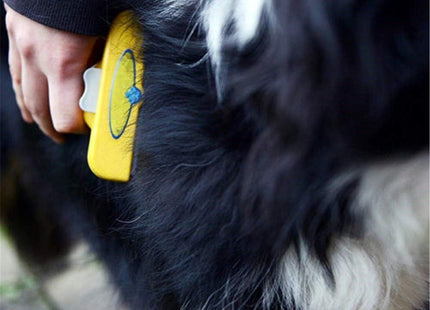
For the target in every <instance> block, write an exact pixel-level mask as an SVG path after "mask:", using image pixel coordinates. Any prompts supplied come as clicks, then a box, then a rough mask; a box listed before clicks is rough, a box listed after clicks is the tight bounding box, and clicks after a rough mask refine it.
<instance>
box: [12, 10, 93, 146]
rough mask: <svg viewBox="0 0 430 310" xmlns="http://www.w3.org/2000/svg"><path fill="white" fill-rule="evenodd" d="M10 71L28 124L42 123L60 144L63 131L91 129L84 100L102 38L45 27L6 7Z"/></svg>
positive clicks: (44, 128)
mask: <svg viewBox="0 0 430 310" xmlns="http://www.w3.org/2000/svg"><path fill="white" fill-rule="evenodd" d="M5 8H6V28H7V31H8V35H9V69H10V73H11V76H12V83H13V89H14V91H15V96H16V100H17V103H18V106H19V108H20V110H21V114H22V117H23V119H24V120H25V121H26V122H29V123H32V122H33V121H34V122H36V123H37V124H38V125H39V127H40V129H41V130H42V131H43V132H44V133H45V134H46V135H48V136H49V137H50V138H51V139H53V140H54V141H55V142H57V143H61V142H63V140H64V137H63V135H62V134H63V133H84V132H86V131H87V128H86V126H85V123H84V120H83V115H82V111H81V110H80V108H79V98H80V97H81V95H82V92H83V88H84V85H83V79H82V74H83V72H84V71H85V69H86V68H87V67H88V66H89V60H90V58H91V55H92V52H93V48H94V45H95V43H96V40H97V38H96V37H90V36H84V35H78V34H74V33H70V32H65V31H61V30H57V29H54V28H50V27H48V26H45V25H42V24H39V23H37V22H35V21H33V20H31V19H29V18H27V17H25V16H23V15H21V14H19V13H17V12H16V11H14V10H12V9H11V8H10V7H8V6H7V5H5Z"/></svg>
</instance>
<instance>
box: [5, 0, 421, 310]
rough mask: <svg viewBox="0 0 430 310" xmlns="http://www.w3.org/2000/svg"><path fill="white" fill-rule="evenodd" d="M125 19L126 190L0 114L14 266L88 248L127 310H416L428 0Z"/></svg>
mask: <svg viewBox="0 0 430 310" xmlns="http://www.w3.org/2000/svg"><path fill="white" fill-rule="evenodd" d="M135 15H136V18H137V19H138V21H139V22H140V23H141V25H142V30H143V32H144V34H143V35H144V38H145V41H144V42H145V43H144V54H143V59H144V63H145V67H146V70H145V75H144V77H143V80H144V88H145V94H144V96H145V99H144V105H143V106H142V108H141V110H140V114H139V120H138V128H137V138H136V146H135V153H134V171H133V175H132V179H131V181H130V182H128V183H126V184H119V183H118V184H117V183H110V182H107V181H103V180H99V179H97V178H96V177H94V176H92V174H91V173H90V172H89V170H88V167H87V164H86V160H85V155H86V149H87V143H88V140H87V138H86V137H70V138H69V140H68V142H67V143H66V144H65V145H62V146H57V145H53V143H51V142H50V141H48V139H46V138H44V137H42V135H41V134H39V133H38V131H37V129H35V128H33V127H29V126H24V125H23V124H22V123H21V122H20V120H19V116H18V112H17V109H16V108H15V105H14V104H13V103H7V102H5V101H6V100H5V98H4V97H3V99H2V114H1V117H2V119H1V125H2V139H1V142H2V210H3V211H2V213H3V215H2V217H3V220H4V221H5V222H6V223H7V224H8V225H9V227H10V230H11V231H12V233H13V234H15V237H16V239H17V242H18V243H17V245H18V247H19V248H20V249H21V250H22V252H26V253H24V254H27V256H31V257H32V258H33V259H35V258H36V260H38V261H39V262H44V261H45V260H48V259H49V258H50V257H54V256H55V255H57V256H58V255H60V254H62V253H63V252H64V251H65V250H66V248H67V247H66V246H65V245H66V244H69V243H71V242H72V241H73V239H74V238H75V237H76V236H78V235H79V236H83V237H84V238H87V240H89V241H90V243H91V244H92V246H93V248H94V250H95V251H96V252H97V253H98V255H99V257H100V258H101V259H102V260H103V261H104V262H105V264H106V266H107V267H108V269H109V270H110V272H111V275H112V279H113V280H114V282H115V284H116V286H117V287H118V288H119V290H120V292H121V296H122V298H123V299H124V301H125V302H126V303H127V304H128V305H130V307H131V308H133V309H191V310H194V309H288V310H356V309H361V310H371V309H375V310H382V309H387V310H393V309H401V310H406V309H421V308H423V307H426V304H427V300H428V263H429V258H428V250H429V231H428V229H429V218H428V216H429V210H428V203H429V196H428V195H429V160H428V142H429V132H428V126H429V102H428V100H429V96H428V92H429V77H428V74H429V71H428V68H429V58H428V56H429V3H428V1H425V0H410V1H403V0H402V1H400V0H390V1H389V0H362V1H360V0H351V1H348V0H315V1H306V0H302V1H294V0H252V1H251V0H235V1H233V0H210V1H209V0H208V1H199V0H190V1H183V0H177V1H174V0H163V1H160V0H152V1H149V0H148V1H142V5H141V6H140V7H136V8H135ZM6 70H7V68H6ZM3 72H4V68H3V71H2V80H3V81H4V73H3ZM2 84H3V85H5V83H2ZM6 86H7V85H6ZM2 92H3V95H2V96H5V95H6V93H7V90H3V91H2ZM14 193H15V194H16V195H14Z"/></svg>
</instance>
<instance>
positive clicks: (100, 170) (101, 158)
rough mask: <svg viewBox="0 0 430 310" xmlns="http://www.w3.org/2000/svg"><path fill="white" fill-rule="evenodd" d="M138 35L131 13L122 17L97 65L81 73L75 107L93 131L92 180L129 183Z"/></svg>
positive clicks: (139, 69)
mask: <svg viewBox="0 0 430 310" xmlns="http://www.w3.org/2000/svg"><path fill="white" fill-rule="evenodd" d="M141 36H142V34H141V32H139V28H138V26H137V25H136V24H135V23H134V22H133V16H132V13H131V12H129V11H127V12H123V13H121V14H120V15H118V17H117V18H116V19H115V20H114V22H113V24H112V27H111V30H110V32H109V36H108V38H107V42H106V46H105V49H104V54H103V58H102V61H101V63H99V64H97V65H96V66H95V67H93V68H90V69H88V70H87V71H86V72H85V73H84V81H85V91H84V94H83V96H82V98H81V100H80V102H79V105H80V107H81V109H82V110H83V111H84V119H85V122H86V123H87V124H88V126H89V127H90V128H91V135H90V143H89V146H88V156H87V157H88V164H89V166H90V169H91V171H92V172H93V173H94V174H95V175H96V176H98V177H100V178H103V179H107V180H111V181H119V182H127V181H128V180H129V179H130V172H131V165H132V159H133V146H134V136H135V132H136V122H137V117H138V112H139V107H140V105H141V103H142V93H143V90H142V87H141V83H142V81H141V79H142V77H143V63H142V61H141V60H140V59H139V57H140V49H141V48H142V40H141Z"/></svg>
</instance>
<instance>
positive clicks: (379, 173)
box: [265, 154, 429, 310]
mask: <svg viewBox="0 0 430 310" xmlns="http://www.w3.org/2000/svg"><path fill="white" fill-rule="evenodd" d="M353 208H355V209H356V211H357V212H358V213H359V214H362V215H363V217H364V218H365V223H364V226H365V233H364V237H363V238H362V239H350V238H342V239H339V240H336V241H335V242H334V244H333V246H332V248H331V249H330V253H329V255H330V257H329V259H330V263H331V265H332V268H333V274H334V278H335V281H336V287H335V289H333V288H331V287H330V286H329V284H328V282H327V281H326V279H327V276H326V275H325V274H324V271H323V269H322V267H321V266H320V264H319V263H318V262H317V261H316V260H315V259H314V258H313V257H311V256H310V255H309V254H308V251H307V250H306V248H305V245H304V244H302V245H301V248H302V252H301V256H300V258H299V257H298V255H297V253H296V252H295V251H294V250H292V249H291V250H289V251H288V252H287V253H286V255H285V257H284V259H283V262H282V264H281V265H280V266H279V272H278V278H277V281H276V282H277V283H276V285H273V283H270V284H269V283H268V284H267V289H266V294H265V305H266V306H267V308H269V306H270V304H271V302H272V301H273V300H274V299H275V298H279V296H276V292H277V290H278V289H279V288H280V289H281V291H282V295H283V296H282V297H281V298H283V299H284V300H285V302H286V303H287V304H292V300H294V302H295V304H296V305H298V306H299V307H300V308H301V309H304V310H321V309H330V310H358V309H361V310H373V309H374V310H394V309H398V310H408V309H415V308H417V307H419V306H422V302H423V300H425V298H426V296H427V281H428V263H429V261H428V259H429V258H428V251H429V161H428V154H425V155H421V156H419V157H416V158H414V159H412V160H408V161H403V162H395V163H390V164H379V165H375V166H372V167H368V168H367V169H365V170H364V173H363V174H362V181H361V184H360V186H359V191H358V197H357V200H356V202H355V205H354V206H353Z"/></svg>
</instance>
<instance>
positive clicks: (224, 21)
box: [202, 0, 271, 92]
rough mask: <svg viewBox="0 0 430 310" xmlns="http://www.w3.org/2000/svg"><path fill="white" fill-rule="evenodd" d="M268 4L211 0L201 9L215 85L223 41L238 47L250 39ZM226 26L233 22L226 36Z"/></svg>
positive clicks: (249, 0)
mask: <svg viewBox="0 0 430 310" xmlns="http://www.w3.org/2000/svg"><path fill="white" fill-rule="evenodd" d="M270 4H271V1H270V0H236V1H234V0H212V1H210V2H209V3H208V4H207V6H206V7H205V8H204V10H203V12H202V24H203V28H204V29H205V32H206V42H207V46H208V53H209V56H210V58H211V62H212V66H213V68H214V70H215V78H216V81H217V88H219V78H220V66H221V63H222V57H221V49H222V46H223V43H224V42H225V41H226V40H228V41H229V42H233V43H234V44H236V45H237V46H238V47H239V48H240V47H243V46H244V45H245V44H246V43H248V42H249V41H251V40H252V39H253V38H254V37H255V35H256V34H257V30H258V27H259V25H260V22H261V19H262V17H263V15H264V14H263V13H264V12H265V11H267V8H269V7H270ZM229 25H232V29H231V33H229V34H228V37H227V35H226V31H227V27H228V26H229ZM218 92H219V89H218Z"/></svg>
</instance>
